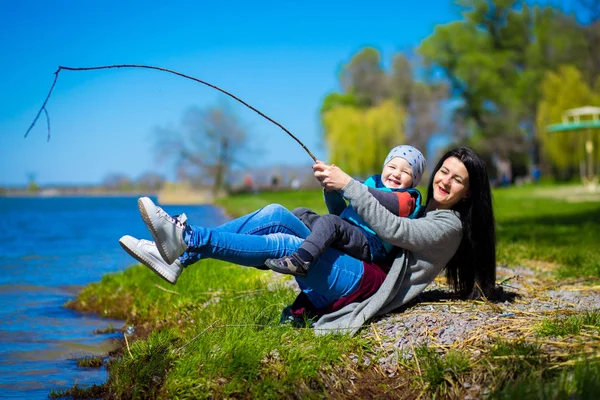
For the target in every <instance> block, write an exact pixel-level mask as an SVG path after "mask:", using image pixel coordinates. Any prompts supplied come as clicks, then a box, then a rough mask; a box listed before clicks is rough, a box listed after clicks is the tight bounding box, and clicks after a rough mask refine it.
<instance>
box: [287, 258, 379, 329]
mask: <svg viewBox="0 0 600 400" xmlns="http://www.w3.org/2000/svg"><path fill="white" fill-rule="evenodd" d="M363 267H364V272H363V276H362V277H361V279H360V283H359V285H358V288H356V290H355V291H354V292H352V293H351V294H349V295H348V296H344V297H341V298H339V299H337V300H336V301H334V302H333V303H332V304H330V305H329V306H327V307H325V308H315V306H313V304H312V303H311V302H310V300H309V299H308V297H307V296H306V295H305V294H304V292H300V294H299V295H298V297H296V300H294V303H293V304H292V305H291V309H290V312H291V313H292V315H294V316H296V317H306V318H308V319H310V318H314V317H317V316H321V315H324V314H329V313H332V312H334V311H337V310H339V309H341V308H343V307H345V306H347V305H348V304H350V303H357V302H358V303H360V302H362V301H363V300H366V299H368V298H369V297H371V296H372V295H374V294H375V292H377V290H379V287H381V285H382V284H383V281H384V280H385V278H386V276H387V274H388V272H389V271H390V268H391V266H390V265H377V264H373V263H371V262H366V261H363Z"/></svg>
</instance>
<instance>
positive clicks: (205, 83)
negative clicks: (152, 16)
mask: <svg viewBox="0 0 600 400" xmlns="http://www.w3.org/2000/svg"><path fill="white" fill-rule="evenodd" d="M113 68H144V69H154V70H157V71H163V72H168V73H170V74H173V75H177V76H180V77H182V78H186V79H190V80H192V81H194V82H198V83H201V84H203V85H206V86H209V87H211V88H213V89H216V90H218V91H219V92H221V93H224V94H226V95H227V96H229V97H231V98H233V99H235V100H237V101H238V102H240V103H242V104H243V105H245V106H246V107H248V108H249V109H251V110H252V111H254V112H256V113H257V114H258V115H260V116H261V117H263V118H265V119H267V120H269V121H270V122H272V123H273V124H275V125H277V126H278V127H280V128H281V129H282V130H283V131H284V132H285V133H287V134H288V135H290V137H291V138H292V139H294V140H295V141H296V142H298V144H299V145H300V146H302V148H303V149H304V150H305V151H306V152H307V153H308V155H309V156H310V157H311V158H312V159H313V161H315V162H316V161H317V158H316V157H315V156H314V155H313V153H311V151H310V150H308V148H307V147H306V146H305V145H304V143H302V142H301V141H300V139H298V138H297V137H296V136H294V134H292V133H291V132H290V131H288V130H287V129H286V128H285V127H284V126H283V125H281V124H280V123H279V122H277V121H275V120H274V119H272V118H270V117H268V116H267V115H265V114H263V113H262V112H260V111H259V110H257V109H256V108H254V107H252V106H251V105H250V104H248V103H246V102H245V101H243V100H242V99H240V98H239V97H236V96H234V95H233V94H231V93H229V92H228V91H226V90H223V89H221V88H220V87H218V86H216V85H213V84H211V83H208V82H206V81H203V80H200V79H198V78H194V77H193V76H189V75H185V74H182V73H181V72H177V71H173V70H170V69H166V68H160V67H155V66H152V65H138V64H120V65H102V66H98V67H82V68H73V67H64V66H59V67H58V69H57V70H56V72H55V73H54V82H52V86H51V87H50V91H49V92H48V95H47V96H46V100H44V103H43V104H42V107H41V108H40V110H39V111H38V113H37V115H36V116H35V118H34V120H33V122H32V123H31V125H30V126H29V129H27V132H25V137H27V135H28V134H29V132H30V131H31V129H33V127H34V126H35V123H36V122H37V120H38V119H39V117H40V114H41V113H42V110H44V111H45V112H46V117H47V118H46V122H48V140H50V118H49V117H48V112H47V111H46V103H48V99H49V98H50V95H51V94H52V91H53V90H54V86H55V85H56V81H57V80H58V74H59V73H60V71H62V70H66V71H93V70H101V69H113Z"/></svg>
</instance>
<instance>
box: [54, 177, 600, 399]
mask: <svg viewBox="0 0 600 400" xmlns="http://www.w3.org/2000/svg"><path fill="white" fill-rule="evenodd" d="M494 198H495V207H496V217H497V224H498V242H499V243H498V251H499V263H500V264H507V265H509V266H522V265H526V266H529V267H531V268H533V269H537V270H539V271H540V273H542V272H543V279H544V282H545V285H549V286H552V285H554V286H558V285H560V284H561V281H560V280H559V279H568V282H569V283H570V284H571V285H573V284H578V282H579V283H580V281H581V279H580V278H581V277H589V278H586V279H585V282H586V283H588V284H590V285H592V286H593V285H596V286H597V285H599V281H598V280H596V279H597V278H598V277H600V249H598V246H597V233H598V232H600V229H599V228H600V218H599V217H600V202H586V203H570V202H568V201H566V200H565V198H564V197H561V196H558V197H552V196H548V195H547V193H546V192H539V190H538V189H537V188H534V187H531V188H508V189H503V190H497V191H495V193H494ZM268 203H280V204H283V205H285V206H286V207H288V208H294V207H299V206H308V207H311V208H313V209H314V210H315V211H317V212H324V211H325V207H324V205H323V204H322V197H321V193H320V192H319V191H307V192H277V193H264V194H260V195H243V196H242V195H240V196H236V197H234V198H229V199H226V201H223V203H222V205H223V206H225V207H226V208H227V210H228V212H229V213H230V214H231V215H241V214H244V213H246V212H249V211H252V210H255V209H256V208H258V207H260V206H263V205H265V204H268ZM594 277H595V278H594ZM586 290H594V289H593V287H592V288H591V289H590V288H589V287H588V288H587V289H586ZM596 290H597V289H596ZM294 295H295V291H294V289H292V288H291V287H290V285H288V284H287V280H285V279H281V280H279V279H278V280H276V279H274V275H272V274H271V273H265V272H264V271H257V270H254V269H250V268H241V267H239V266H234V265H228V264H226V263H222V262H218V261H212V260H206V261H201V262H200V263H198V264H197V265H196V266H194V267H192V268H188V269H186V270H185V271H184V273H183V275H182V276H181V278H180V280H179V282H178V284H177V285H176V286H168V285H167V284H166V283H164V281H162V280H160V279H159V278H158V277H156V276H155V275H154V274H153V273H152V272H150V271H149V270H148V269H147V268H145V267H143V266H134V267H131V268H129V269H127V270H126V271H124V272H122V273H118V274H110V275H106V276H105V277H104V278H103V279H102V281H101V282H98V283H95V284H92V285H90V286H88V287H87V288H85V289H84V290H83V291H82V292H81V294H80V295H79V296H78V298H77V299H76V300H75V301H74V302H73V303H72V304H71V305H70V306H71V307H73V308H75V309H78V310H82V311H93V312H99V313H100V314H102V315H105V316H108V317H113V318H120V319H125V320H126V321H127V325H133V326H134V327H135V332H134V333H133V334H132V335H128V336H127V338H128V341H127V347H125V348H124V349H123V352H122V354H120V355H119V356H118V357H116V358H115V359H114V360H113V361H111V363H110V364H109V365H108V369H109V371H110V377H109V380H108V382H107V383H106V384H105V385H104V386H103V387H102V393H103V396H104V397H107V398H417V397H423V398H430V397H432V396H438V397H441V398H463V397H464V396H465V395H466V394H469V393H475V394H479V395H485V396H488V395H489V396H491V397H493V398H548V394H550V397H551V398H567V397H568V396H569V395H570V394H573V393H575V394H578V395H579V396H580V398H597V397H598V396H600V387H599V384H598V379H597V378H598V376H599V373H600V363H599V362H598V360H599V358H598V357H599V355H600V316H599V314H598V312H596V311H590V312H588V311H586V312H563V311H561V312H556V313H552V312H547V313H541V314H539V315H536V316H535V319H529V320H525V319H522V320H519V321H522V327H523V330H522V331H518V330H517V331H515V332H520V333H519V334H520V335H521V337H516V338H511V339H509V338H508V337H507V336H506V335H503V332H504V331H502V330H495V331H493V332H490V333H489V334H487V335H475V336H474V337H473V338H472V341H470V344H475V343H477V344H478V346H477V347H468V348H467V347H465V346H451V347H450V346H438V347H433V346H430V347H425V346H422V347H420V346H415V347H414V349H413V351H412V355H413V356H412V357H410V358H409V359H405V358H399V360H398V362H397V363H396V364H395V365H394V369H393V370H392V371H384V370H382V368H381V367H380V365H382V364H381V363H380V362H379V357H380V356H381V350H382V348H383V347H384V343H385V341H386V338H385V337H384V336H383V333H378V332H377V331H376V330H375V327H374V326H366V327H365V329H364V330H363V331H362V334H359V335H357V337H352V338H350V337H346V336H339V335H331V336H325V337H316V336H314V334H313V332H312V331H311V330H310V329H294V328H292V327H290V326H287V325H281V324H280V323H279V317H280V312H281V309H282V308H283V307H284V306H286V305H287V304H290V302H291V301H292V300H293V298H294ZM517 301H519V300H518V299H517ZM448 304H451V305H452V304H455V303H454V302H450V303H448ZM457 304H458V303H457ZM465 304H466V306H468V307H470V308H473V307H475V308H477V307H480V308H481V310H482V311H483V310H486V311H487V312H496V314H498V315H500V314H502V313H503V312H504V311H503V309H502V308H501V307H504V308H507V307H510V305H502V306H499V305H494V304H491V303H487V302H479V303H474V302H466V303H465ZM460 306H461V307H463V305H462V303H460ZM466 306H465V307H466ZM476 310H477V309H476ZM410 311H411V310H410V309H409V310H408V311H407V312H410ZM527 317H528V316H527V315H523V316H522V318H527ZM458 318H460V316H459V317H458ZM507 324H508V325H507V326H509V327H511V328H510V329H513V331H514V330H515V329H516V328H515V326H521V325H519V324H517V323H516V320H515V321H508V322H507ZM498 329H499V328H498ZM479 336H481V337H479ZM474 348H475V349H476V350H473V349H474ZM77 389H78V390H79V389H80V388H77ZM93 391H94V392H93V393H94V395H96V396H97V394H98V392H97V391H98V388H97V387H94V388H93ZM56 395H57V396H58V395H60V393H57V394H56Z"/></svg>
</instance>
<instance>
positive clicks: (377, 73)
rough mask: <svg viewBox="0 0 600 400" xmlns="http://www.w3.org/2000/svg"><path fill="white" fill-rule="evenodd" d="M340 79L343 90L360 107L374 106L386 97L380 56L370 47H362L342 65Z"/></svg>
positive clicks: (384, 78) (384, 77)
mask: <svg viewBox="0 0 600 400" xmlns="http://www.w3.org/2000/svg"><path fill="white" fill-rule="evenodd" d="M340 81H341V83H342V87H343V88H344V90H345V92H346V93H350V94H352V95H353V96H354V98H355V100H356V102H357V104H358V105H359V106H361V107H371V106H375V105H377V104H379V103H380V102H381V101H383V100H384V99H385V98H386V97H387V85H386V76H385V72H384V70H383V68H382V67H381V57H380V55H379V52H378V51H377V50H376V49H374V48H372V47H366V48H364V49H362V50H361V51H359V52H358V53H357V54H356V55H354V57H352V59H351V60H350V62H349V63H348V64H346V65H344V67H343V69H342V72H341V75H340Z"/></svg>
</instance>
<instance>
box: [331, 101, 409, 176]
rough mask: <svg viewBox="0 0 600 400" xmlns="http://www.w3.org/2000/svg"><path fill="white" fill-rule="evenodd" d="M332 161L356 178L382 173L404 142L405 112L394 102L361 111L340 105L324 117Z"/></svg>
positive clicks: (385, 102)
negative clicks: (388, 157)
mask: <svg viewBox="0 0 600 400" xmlns="http://www.w3.org/2000/svg"><path fill="white" fill-rule="evenodd" d="M322 120H323V125H324V128H325V132H326V133H327V135H326V137H325V141H326V144H327V148H328V149H329V161H330V162H332V163H335V164H339V165H341V166H343V168H344V170H345V171H346V172H348V173H349V174H352V175H359V176H363V177H364V176H368V175H371V174H373V173H379V172H381V168H382V163H383V160H384V159H385V157H386V155H387V154H388V152H389V151H390V149H391V148H393V147H394V146H397V145H398V144H399V143H404V140H405V135H404V122H405V112H404V110H403V108H401V107H399V106H397V105H396V104H395V102H394V101H393V100H387V101H384V102H383V103H381V104H380V105H379V106H376V107H371V108H369V109H366V110H365V109H361V108H358V107H353V106H338V107H335V108H333V109H331V110H330V111H328V112H326V113H325V114H324V115H323V116H322Z"/></svg>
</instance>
